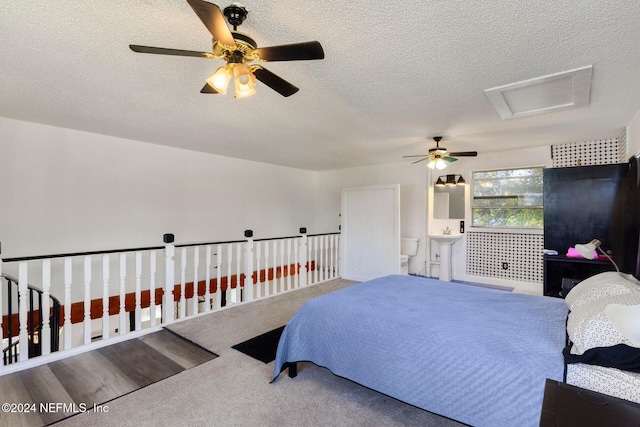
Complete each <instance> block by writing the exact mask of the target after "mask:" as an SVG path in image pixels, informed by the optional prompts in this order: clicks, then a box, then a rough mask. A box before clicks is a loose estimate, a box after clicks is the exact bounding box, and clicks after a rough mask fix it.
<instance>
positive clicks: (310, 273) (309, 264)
mask: <svg viewBox="0 0 640 427" xmlns="http://www.w3.org/2000/svg"><path fill="white" fill-rule="evenodd" d="M314 240H315V239H314V238H313V237H309V241H308V242H307V275H308V276H309V280H308V281H307V285H311V284H313V270H312V269H311V268H312V267H313V263H312V261H313V258H312V257H311V250H312V249H313V242H314Z"/></svg>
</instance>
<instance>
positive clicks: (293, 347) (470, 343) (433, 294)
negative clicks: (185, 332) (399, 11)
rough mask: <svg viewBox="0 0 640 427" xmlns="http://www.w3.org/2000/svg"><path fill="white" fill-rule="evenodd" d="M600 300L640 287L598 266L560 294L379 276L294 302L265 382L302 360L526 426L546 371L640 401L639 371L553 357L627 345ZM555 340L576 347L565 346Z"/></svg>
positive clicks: (469, 414)
mask: <svg viewBox="0 0 640 427" xmlns="http://www.w3.org/2000/svg"><path fill="white" fill-rule="evenodd" d="M614 275H615V276H614ZM572 293H573V296H571V294H572ZM612 302H614V303H616V302H617V303H620V304H626V305H632V304H640V282H638V281H637V280H635V279H634V278H633V277H631V276H629V277H623V276H620V275H617V274H616V273H602V274H600V275H597V276H594V277H593V278H590V279H587V280H585V281H583V282H582V283H580V284H579V285H578V286H576V287H575V288H574V289H573V290H572V291H571V292H570V293H569V295H568V296H567V298H566V300H563V299H560V298H551V297H542V296H534V295H523V294H515V293H511V292H505V291H502V290H496V289H489V288H483V287H476V286H470V285H466V284H459V283H453V282H442V281H439V280H435V279H427V278H421V277H415V276H395V275H394V276H386V277H382V278H378V279H374V280H371V281H368V282H363V283H359V284H356V285H353V286H351V287H348V288H344V289H342V290H339V291H336V292H332V293H330V294H326V295H323V296H320V297H317V298H315V299H313V300H310V301H309V302H307V303H306V304H305V305H304V306H303V307H301V309H300V310H299V311H298V312H297V313H296V314H295V315H294V316H293V317H292V318H291V320H290V321H289V323H288V324H287V326H286V328H285V329H284V331H283V333H282V336H281V339H280V342H279V345H278V350H277V355H276V360H275V365H274V371H273V381H275V380H276V379H277V378H278V376H279V375H280V374H281V373H282V372H283V371H284V370H285V369H286V368H287V367H288V368H289V375H290V376H295V369H296V362H302V361H306V362H313V363H314V364H316V365H318V366H322V367H326V368H328V369H329V370H330V371H331V372H333V373H334V374H335V375H338V376H341V377H344V378H347V379H349V380H352V381H354V382H356V383H359V384H361V385H363V386H366V387H369V388H371V389H373V390H376V391H379V392H381V393H384V394H387V395H389V396H392V397H394V398H396V399H399V400H401V401H404V402H406V403H409V404H412V405H415V406H417V407H419V408H422V409H425V410H428V411H430V412H433V413H436V414H439V415H442V416H445V417H448V418H452V419H454V420H457V421H460V422H463V423H466V424H470V425H473V426H478V427H482V426H492V427H495V426H515V425H517V426H537V425H538V423H539V420H540V411H541V407H542V399H543V394H544V385H545V380H546V378H550V379H553V380H557V381H564V379H565V373H567V376H566V378H567V382H569V383H571V384H574V385H578V386H581V387H584V388H589V389H592V390H596V391H601V392H604V393H606V394H610V395H614V396H617V397H622V398H625V399H628V400H632V401H636V402H640V395H639V393H640V372H629V371H628V370H627V369H628V368H629V367H628V366H625V367H624V369H623V370H621V369H618V367H611V366H609V367H602V366H594V365H593V364H592V362H588V363H589V364H586V363H574V362H575V361H573V362H571V363H570V364H569V365H566V364H565V356H563V349H565V352H571V353H573V356H574V358H575V357H580V356H578V355H579V354H581V353H584V354H586V353H585V352H586V350H589V349H593V348H594V347H596V348H600V347H602V346H612V345H616V344H622V345H624V346H634V344H633V342H631V341H630V340H629V339H627V338H625V337H624V336H621V335H619V334H618V335H615V334H605V336H602V334H601V333H600V332H598V331H600V330H602V328H603V325H602V322H603V320H602V318H603V315H602V310H603V307H606V306H608V305H609V304H611V303H612ZM639 307H640V306H639ZM570 308H571V309H572V310H571V313H569V309H570ZM604 321H605V322H606V319H605V320H604ZM606 328H610V325H608V326H606ZM567 338H570V339H571V340H575V341H576V342H575V343H572V345H571V346H567V343H568V341H567ZM638 347H640V346H638ZM636 350H638V351H639V352H640V349H636ZM592 351H593V350H592ZM638 356H639V357H637V358H636V359H633V360H632V361H631V365H633V363H637V362H640V353H638ZM636 367H637V366H636ZM565 369H568V371H565Z"/></svg>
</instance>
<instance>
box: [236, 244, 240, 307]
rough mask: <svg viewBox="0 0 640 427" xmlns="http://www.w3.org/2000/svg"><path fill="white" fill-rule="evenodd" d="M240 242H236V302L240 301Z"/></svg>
mask: <svg viewBox="0 0 640 427" xmlns="http://www.w3.org/2000/svg"><path fill="white" fill-rule="evenodd" d="M241 275H242V243H236V297H235V299H236V302H237V303H241V302H242V286H241V284H242V278H241Z"/></svg>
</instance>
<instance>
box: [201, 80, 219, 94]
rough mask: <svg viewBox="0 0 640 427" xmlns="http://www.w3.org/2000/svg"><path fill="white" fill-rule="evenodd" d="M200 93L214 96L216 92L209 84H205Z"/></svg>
mask: <svg viewBox="0 0 640 427" xmlns="http://www.w3.org/2000/svg"><path fill="white" fill-rule="evenodd" d="M200 93H213V94H216V93H218V91H217V90H215V89H214V88H212V87H211V86H209V83H206V84H205V85H204V87H203V88H202V89H200Z"/></svg>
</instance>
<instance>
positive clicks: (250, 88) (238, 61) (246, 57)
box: [129, 0, 324, 98]
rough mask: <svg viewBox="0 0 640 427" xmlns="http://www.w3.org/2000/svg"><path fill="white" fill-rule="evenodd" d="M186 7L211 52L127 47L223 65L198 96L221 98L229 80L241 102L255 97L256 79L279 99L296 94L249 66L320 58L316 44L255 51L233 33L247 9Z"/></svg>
mask: <svg viewBox="0 0 640 427" xmlns="http://www.w3.org/2000/svg"><path fill="white" fill-rule="evenodd" d="M187 3H189V5H190V6H191V8H192V9H193V11H194V12H195V13H196V15H198V18H200V20H201V21H202V23H203V24H204V25H205V27H207V29H208V30H209V32H210V33H211V35H212V36H213V46H212V52H197V51H193V50H180V49H167V48H162V47H152V46H140V45H135V44H131V45H129V47H130V48H131V50H133V51H134V52H141V53H155V54H160V55H177V56H193V57H196V58H216V59H222V60H224V61H226V63H227V64H226V65H223V66H222V67H220V68H218V69H217V70H216V72H215V73H213V75H211V77H209V78H208V79H206V82H207V84H205V85H204V87H203V88H202V90H200V92H201V93H221V94H225V93H226V92H227V87H228V86H229V82H230V81H231V79H232V78H233V84H234V89H235V97H236V98H244V97H247V96H251V95H253V94H255V92H256V90H255V86H256V79H258V80H260V81H261V82H262V83H264V84H265V85H267V86H269V87H270V88H271V89H273V90H275V91H276V92H278V93H279V94H280V95H282V96H291V95H293V94H294V93H296V92H297V91H298V90H299V89H298V88H297V87H295V86H294V85H292V84H291V83H289V82H287V81H286V80H284V79H282V78H281V77H278V76H277V75H275V74H274V73H272V72H271V71H269V70H267V69H266V68H264V67H262V66H261V65H258V64H250V62H254V61H255V62H268V61H299V60H308V59H323V58H324V51H323V50H322V46H321V45H320V43H319V42H317V41H312V42H303V43H294V44H288V45H280V46H271V47H262V48H258V45H257V44H256V42H255V41H254V40H253V39H252V38H251V37H249V36H248V35H246V34H244V33H240V32H237V29H238V26H239V25H241V24H242V22H244V20H245V18H246V17H247V13H248V11H247V9H245V8H244V6H242V5H240V4H238V3H232V4H231V5H230V6H228V7H226V8H224V11H220V8H219V7H218V6H217V5H215V4H213V3H209V2H206V1H203V0H187ZM225 17H226V18H227V20H228V21H229V23H230V24H231V25H233V31H231V30H229V27H228V26H227V23H226V22H225Z"/></svg>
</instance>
